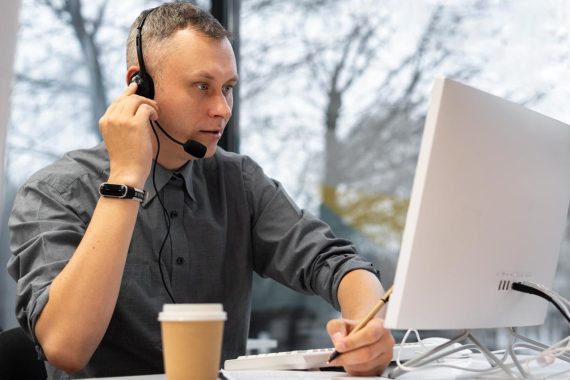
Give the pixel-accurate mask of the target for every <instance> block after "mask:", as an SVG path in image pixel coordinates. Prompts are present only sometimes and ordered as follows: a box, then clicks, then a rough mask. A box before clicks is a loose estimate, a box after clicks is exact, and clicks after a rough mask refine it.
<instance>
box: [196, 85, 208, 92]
mask: <svg viewBox="0 0 570 380" xmlns="http://www.w3.org/2000/svg"><path fill="white" fill-rule="evenodd" d="M198 89H199V90H202V91H206V90H208V85H207V84H206V83H198Z"/></svg>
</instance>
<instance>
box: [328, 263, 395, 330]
mask: <svg viewBox="0 0 570 380" xmlns="http://www.w3.org/2000/svg"><path fill="white" fill-rule="evenodd" d="M383 294H384V288H383V287H382V284H381V283H380V281H378V278H377V277H376V276H375V275H374V274H373V273H371V272H369V271H367V270H364V269H357V270H353V271H351V272H349V273H347V274H346V275H345V276H344V277H343V278H342V280H341V282H340V285H339V288H338V301H339V303H340V308H341V312H342V316H343V318H346V319H353V320H359V319H361V318H363V317H364V316H365V315H366V314H368V312H369V311H370V309H372V307H374V305H375V304H376V303H377V302H378V300H380V298H381V297H382V295H383ZM384 313H385V311H381V312H380V315H384Z"/></svg>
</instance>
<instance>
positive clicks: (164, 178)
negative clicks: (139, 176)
mask: <svg viewBox="0 0 570 380" xmlns="http://www.w3.org/2000/svg"><path fill="white" fill-rule="evenodd" d="M153 165H154V162H153ZM192 166H193V161H188V162H187V163H186V165H184V166H183V167H182V168H180V169H179V170H176V171H171V170H168V169H166V168H164V167H163V166H161V165H160V164H158V163H157V165H156V176H155V178H156V188H157V190H158V191H159V192H160V191H161V190H162V188H163V187H164V186H166V184H167V183H168V181H170V178H171V177H172V176H173V175H175V174H178V175H180V176H182V178H184V186H185V187H186V193H187V194H188V195H189V196H190V198H191V199H192V200H196V198H195V196H194V186H193V183H192ZM144 189H145V191H146V197H145V200H144V201H143V203H142V206H143V207H146V206H147V205H148V204H149V203H150V202H151V201H152V200H153V198H154V197H155V196H156V191H155V190H154V186H153V184H152V170H151V172H150V175H149V176H148V178H147V179H146V182H145V185H144Z"/></svg>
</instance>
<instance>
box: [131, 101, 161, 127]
mask: <svg viewBox="0 0 570 380" xmlns="http://www.w3.org/2000/svg"><path fill="white" fill-rule="evenodd" d="M135 119H137V120H140V122H141V123H146V122H148V120H157V119H158V113H157V112H156V109H155V108H154V107H151V106H150V105H148V104H141V105H140V106H139V107H138V109H137V111H136V113H135Z"/></svg>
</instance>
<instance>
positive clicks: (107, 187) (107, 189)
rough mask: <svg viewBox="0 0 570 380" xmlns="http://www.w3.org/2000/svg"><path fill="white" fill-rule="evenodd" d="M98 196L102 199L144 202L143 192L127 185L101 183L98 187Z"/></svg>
mask: <svg viewBox="0 0 570 380" xmlns="http://www.w3.org/2000/svg"><path fill="white" fill-rule="evenodd" d="M99 194H101V196H103V197H109V198H122V199H136V200H137V201H139V202H142V201H144V196H145V191H144V190H141V189H136V188H134V187H130V186H127V185H118V184H114V183H108V182H103V183H102V184H101V185H99Z"/></svg>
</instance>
